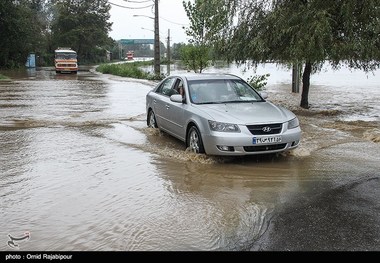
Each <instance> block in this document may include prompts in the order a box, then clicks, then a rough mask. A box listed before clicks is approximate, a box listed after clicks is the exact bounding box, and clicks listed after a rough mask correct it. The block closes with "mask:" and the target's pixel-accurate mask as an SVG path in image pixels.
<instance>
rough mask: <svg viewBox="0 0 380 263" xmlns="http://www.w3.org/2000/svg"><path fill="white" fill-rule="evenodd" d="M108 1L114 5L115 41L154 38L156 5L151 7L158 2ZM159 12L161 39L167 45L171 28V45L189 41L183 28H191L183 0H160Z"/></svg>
mask: <svg viewBox="0 0 380 263" xmlns="http://www.w3.org/2000/svg"><path fill="white" fill-rule="evenodd" d="M108 2H109V3H110V4H111V10H110V15H111V18H110V22H112V23H113V25H112V31H111V32H110V37H112V38H113V39H115V40H120V39H141V38H143V39H153V38H154V20H153V19H152V18H153V17H154V7H147V6H152V5H153V4H154V1H153V0H140V1H139V0H134V1H125V0H109V1H108ZM144 7H146V8H144ZM158 13H159V27H160V40H161V41H162V42H163V43H165V44H166V43H167V37H168V30H170V42H171V45H172V44H173V43H187V42H188V41H187V36H186V34H185V31H184V29H183V28H182V27H183V26H185V27H188V25H189V19H188V18H187V16H186V12H185V10H184V8H183V5H182V0H159V12H158ZM134 15H140V16H137V17H136V16H134ZM144 16H145V17H144ZM149 17H151V18H149Z"/></svg>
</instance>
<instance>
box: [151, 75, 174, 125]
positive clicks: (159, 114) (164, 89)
mask: <svg viewBox="0 0 380 263" xmlns="http://www.w3.org/2000/svg"><path fill="white" fill-rule="evenodd" d="M175 80H176V78H174V77H169V78H167V79H165V80H164V81H163V82H162V83H161V84H160V86H159V87H158V88H157V90H156V92H155V93H156V94H155V98H154V99H153V102H152V107H153V111H154V113H155V115H156V121H157V124H158V126H159V127H160V128H161V129H163V130H168V129H169V127H170V120H169V116H168V111H167V107H168V103H169V102H170V95H171V94H172V92H173V91H172V89H173V84H174V83H175Z"/></svg>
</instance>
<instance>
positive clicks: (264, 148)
mask: <svg viewBox="0 0 380 263" xmlns="http://www.w3.org/2000/svg"><path fill="white" fill-rule="evenodd" d="M285 147H286V143H281V144H272V145H259V146H257V145H256V146H244V151H246V152H266V151H274V150H281V149H284V148H285Z"/></svg>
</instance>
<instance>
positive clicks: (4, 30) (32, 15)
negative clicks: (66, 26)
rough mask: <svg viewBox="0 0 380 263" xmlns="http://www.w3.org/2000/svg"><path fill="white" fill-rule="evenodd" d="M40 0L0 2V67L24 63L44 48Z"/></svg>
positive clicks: (42, 3)
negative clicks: (29, 55) (32, 54)
mask: <svg viewBox="0 0 380 263" xmlns="http://www.w3.org/2000/svg"><path fill="white" fill-rule="evenodd" d="M44 2H45V1H44V0H19V1H12V0H2V1H0V39H1V40H2V41H0V68H13V67H20V66H21V65H24V64H25V62H26V59H27V55H28V53H29V52H39V51H41V50H42V49H43V48H45V44H46V43H45V42H44V35H43V32H44V30H45V29H46V24H45V23H44V14H43V9H44Z"/></svg>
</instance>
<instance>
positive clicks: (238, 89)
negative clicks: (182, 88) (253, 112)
mask: <svg viewBox="0 0 380 263" xmlns="http://www.w3.org/2000/svg"><path fill="white" fill-rule="evenodd" d="M188 86H189V95H190V99H191V102H192V103H195V104H219V103H241V102H257V101H264V100H263V99H262V98H261V97H260V95H259V94H258V93H257V92H256V91H255V90H254V89H253V88H252V87H251V86H249V85H248V84H247V83H246V82H244V81H242V80H238V79H205V80H189V81H188Z"/></svg>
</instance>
